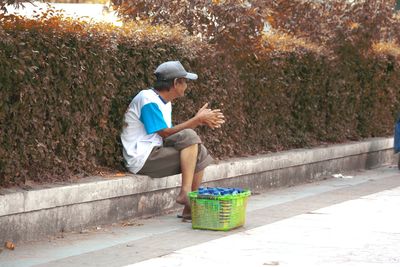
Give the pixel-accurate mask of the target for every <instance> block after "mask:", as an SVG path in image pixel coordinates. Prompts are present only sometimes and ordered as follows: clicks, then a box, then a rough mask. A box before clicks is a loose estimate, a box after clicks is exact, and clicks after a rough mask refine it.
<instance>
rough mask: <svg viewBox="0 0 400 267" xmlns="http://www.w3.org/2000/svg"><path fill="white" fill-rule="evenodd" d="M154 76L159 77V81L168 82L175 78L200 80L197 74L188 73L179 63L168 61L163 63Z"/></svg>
mask: <svg viewBox="0 0 400 267" xmlns="http://www.w3.org/2000/svg"><path fill="white" fill-rule="evenodd" d="M154 74H155V75H156V77H157V81H166V80H171V79H175V78H186V79H189V80H197V78H198V76H197V74H195V73H190V72H187V71H186V70H185V68H184V67H183V66H182V64H181V63H180V62H179V61H167V62H164V63H162V64H161V65H160V66H158V67H157V69H156V71H155V72H154Z"/></svg>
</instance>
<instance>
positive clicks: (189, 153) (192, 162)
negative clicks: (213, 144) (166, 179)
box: [176, 144, 199, 206]
mask: <svg viewBox="0 0 400 267" xmlns="http://www.w3.org/2000/svg"><path fill="white" fill-rule="evenodd" d="M198 147H199V146H198V144H194V145H191V146H188V147H186V148H184V149H182V150H181V153H180V160H181V171H182V186H181V191H180V192H179V195H178V197H177V198H176V202H177V203H179V204H182V205H185V206H189V198H188V193H189V192H190V191H191V189H192V185H193V180H194V170H195V167H196V162H197V152H198Z"/></svg>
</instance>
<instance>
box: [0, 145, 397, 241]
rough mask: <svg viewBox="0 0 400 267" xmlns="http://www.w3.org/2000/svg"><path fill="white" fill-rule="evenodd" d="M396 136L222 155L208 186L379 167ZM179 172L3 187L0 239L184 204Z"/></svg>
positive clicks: (283, 181) (289, 180) (287, 182)
mask: <svg viewBox="0 0 400 267" xmlns="http://www.w3.org/2000/svg"><path fill="white" fill-rule="evenodd" d="M395 160H396V159H395V155H394V154H393V138H375V139H370V140H366V141H363V142H355V143H348V144H340V145H331V146H326V147H318V148H313V149H296V150H290V151H285V152H280V153H271V154H268V155H260V156H252V157H246V158H236V159H231V160H227V161H221V162H218V163H216V164H214V165H211V166H209V167H208V168H207V171H206V174H205V177H204V185H205V186H225V187H241V188H250V189H251V190H252V191H253V192H261V191H265V190H269V189H271V188H276V187H282V186H292V185H296V184H300V183H305V182H311V181H315V180H319V179H323V178H326V177H329V175H330V174H332V173H340V172H345V171H349V170H356V169H367V168H374V167H378V166H381V165H384V164H392V163H394V161H395ZM179 186H180V175H174V176H169V177H164V178H158V179H151V178H149V177H147V176H138V175H127V176H125V177H89V178H85V179H82V180H81V181H79V182H77V183H73V184H72V183H70V184H61V185H60V184H58V185H42V186H41V187H38V188H33V189H32V190H22V189H18V190H4V189H3V190H2V191H1V194H0V243H1V242H4V241H5V240H13V241H14V242H19V241H26V240H37V239H42V238H46V237H47V236H53V235H57V234H58V233H60V232H65V231H81V230H83V229H84V228H87V227H91V226H96V225H102V224H110V223H114V222H118V221H122V220H126V219H131V218H140V217H146V216H154V215H158V214H162V213H165V212H167V211H170V210H174V209H177V208H179V206H178V205H176V204H175V196H176V195H177V193H178V191H179Z"/></svg>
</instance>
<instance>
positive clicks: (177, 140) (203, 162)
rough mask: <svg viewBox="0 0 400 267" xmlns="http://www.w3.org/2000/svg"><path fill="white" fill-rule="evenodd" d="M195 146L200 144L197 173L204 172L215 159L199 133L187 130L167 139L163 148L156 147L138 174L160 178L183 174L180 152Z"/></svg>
mask: <svg viewBox="0 0 400 267" xmlns="http://www.w3.org/2000/svg"><path fill="white" fill-rule="evenodd" d="M194 144H199V150H198V151H199V152H198V154H197V163H196V168H195V172H199V171H202V170H204V169H205V168H206V167H207V166H208V165H210V164H211V163H212V162H213V161H214V159H213V158H212V157H211V156H210V155H209V153H208V151H207V149H206V148H205V146H204V145H203V144H201V140H200V137H199V136H198V135H197V133H196V132H195V131H194V130H192V129H185V130H182V131H180V132H178V133H176V134H173V135H170V136H168V137H167V138H165V140H164V144H163V146H157V147H154V148H153V151H152V152H151V153H150V156H149V157H148V158H147V160H146V162H145V164H144V166H143V167H142V169H140V171H139V172H138V174H144V175H148V176H150V177H153V178H159V177H165V176H170V175H174V174H179V173H181V163H180V161H181V160H180V151H181V150H182V149H184V148H186V147H188V146H191V145H194Z"/></svg>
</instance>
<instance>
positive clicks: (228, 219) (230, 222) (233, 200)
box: [189, 190, 251, 231]
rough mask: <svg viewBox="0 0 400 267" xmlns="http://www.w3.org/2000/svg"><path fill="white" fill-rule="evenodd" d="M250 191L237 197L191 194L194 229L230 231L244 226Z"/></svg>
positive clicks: (196, 192) (195, 192)
mask: <svg viewBox="0 0 400 267" xmlns="http://www.w3.org/2000/svg"><path fill="white" fill-rule="evenodd" d="M250 195H251V192H250V191H249V190H245V191H244V192H242V193H239V194H236V195H225V196H202V195H198V191H194V192H190V193H189V199H190V204H191V208H192V228H193V229H207V230H219V231H228V230H231V229H233V228H237V227H239V226H242V225H244V223H245V219H246V207H247V199H248V197H249V196H250Z"/></svg>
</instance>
